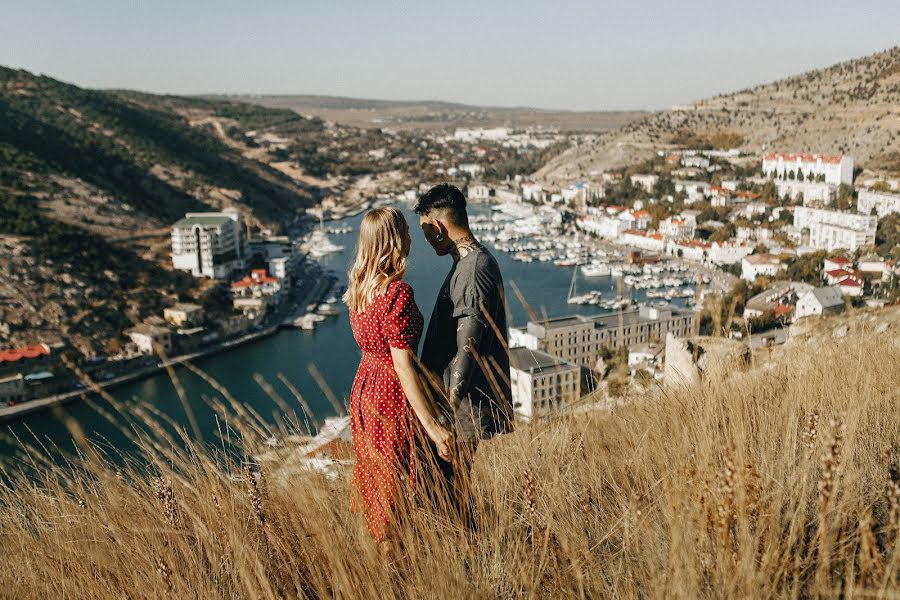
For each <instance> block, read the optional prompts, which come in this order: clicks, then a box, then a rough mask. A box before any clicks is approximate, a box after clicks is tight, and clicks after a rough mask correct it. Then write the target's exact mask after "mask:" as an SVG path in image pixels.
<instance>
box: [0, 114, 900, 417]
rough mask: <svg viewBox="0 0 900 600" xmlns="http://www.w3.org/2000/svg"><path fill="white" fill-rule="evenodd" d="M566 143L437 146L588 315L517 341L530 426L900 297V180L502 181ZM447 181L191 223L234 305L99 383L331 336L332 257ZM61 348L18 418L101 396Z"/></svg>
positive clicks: (716, 161) (554, 321) (195, 320)
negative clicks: (264, 221) (691, 364)
mask: <svg viewBox="0 0 900 600" xmlns="http://www.w3.org/2000/svg"><path fill="white" fill-rule="evenodd" d="M586 137H589V136H586ZM561 140H563V136H561V135H560V134H559V133H558V132H555V131H547V130H543V129H542V130H521V131H519V130H512V129H509V128H503V127H496V128H488V129H477V128H469V129H457V130H455V131H454V132H452V133H450V134H438V133H435V134H433V135H432V136H431V139H430V140H429V141H428V142H424V141H423V146H427V147H435V148H442V149H443V151H442V152H430V151H429V152H428V153H427V156H428V159H429V161H430V169H432V176H433V177H434V178H436V179H442V180H444V179H445V180H448V181H452V182H455V183H457V184H458V185H460V186H461V187H462V188H463V189H464V191H465V192H466V194H467V197H468V198H469V201H470V203H472V204H473V206H476V207H477V208H478V210H477V211H476V212H475V213H473V217H472V223H471V226H472V229H473V231H475V232H476V235H477V236H478V237H479V238H480V239H481V241H482V242H484V243H486V244H488V245H489V246H490V247H491V248H493V249H494V250H496V251H497V252H501V253H504V254H507V255H508V256H509V257H510V258H511V259H512V260H514V261H518V262H521V263H526V264H527V263H532V262H543V263H548V264H553V265H555V266H556V267H558V268H559V269H563V270H571V273H572V277H571V284H570V285H569V287H568V289H559V290H557V293H558V294H559V295H560V296H563V297H565V298H566V301H567V304H568V305H569V306H570V309H571V314H569V315H549V316H548V315H538V314H536V313H534V314H531V315H530V321H529V322H528V324H527V326H524V327H519V328H513V329H511V331H510V345H511V347H512V350H511V356H512V364H513V367H512V371H511V373H510V378H511V381H512V383H513V389H514V394H515V396H516V397H515V405H516V408H517V411H518V413H519V414H520V415H521V416H522V417H523V418H532V417H535V416H540V415H545V414H552V413H554V412H556V411H558V410H560V409H566V408H571V407H575V406H578V405H579V404H580V402H581V399H582V398H584V397H587V396H590V397H591V398H592V399H593V400H594V401H596V399H597V398H598V397H599V398H604V399H605V400H604V401H605V402H609V401H614V399H615V398H616V397H619V396H621V395H622V393H623V390H624V389H626V388H627V387H628V386H638V387H639V386H647V385H650V384H651V383H652V382H654V381H659V380H662V379H663V378H665V377H666V376H667V370H670V369H669V365H670V363H671V362H672V361H669V360H667V348H668V347H670V346H671V344H672V339H673V338H674V339H677V340H685V339H689V338H694V337H698V338H703V337H721V338H724V339H726V340H731V341H733V342H734V343H735V344H740V345H746V347H747V348H751V349H758V348H764V347H768V346H771V345H775V344H780V343H784V341H785V340H786V339H788V338H789V336H790V331H791V325H792V323H795V322H797V321H800V320H802V319H805V318H809V317H814V316H817V315H828V314H833V313H835V312H838V311H842V310H845V309H848V308H853V307H863V306H868V307H883V306H885V305H888V304H892V303H894V302H896V300H897V297H898V293H900V265H898V260H897V259H898V255H897V252H898V248H897V245H896V243H897V240H896V229H897V224H896V223H897V219H898V218H900V181H898V180H896V179H889V178H884V179H878V178H875V179H872V178H870V179H861V178H858V177H855V171H854V160H853V158H852V157H850V156H847V155H841V154H810V153H785V152H765V153H763V154H761V155H754V154H750V153H747V152H744V151H740V150H736V149H730V150H729V149H725V150H722V149H665V150H659V151H658V152H657V153H656V155H655V156H654V157H652V158H651V159H648V160H645V161H643V162H641V163H639V164H635V165H632V166H630V167H627V168H621V169H614V170H610V171H608V172H595V173H591V174H589V176H587V177H584V178H582V179H579V180H577V181H572V182H570V183H568V184H565V185H559V184H554V183H550V182H547V181H541V180H538V179H535V178H534V177H532V176H531V175H530V174H529V173H521V172H517V173H513V172H502V170H498V169H496V161H495V159H496V158H497V156H506V154H504V153H505V152H507V151H509V149H513V150H515V151H516V152H519V153H526V154H527V153H528V152H540V151H542V150H544V149H546V148H548V147H550V146H551V145H553V144H558V143H560V142H561ZM569 143H586V139H584V138H577V139H575V140H574V141H573V140H569ZM492 152H494V153H499V154H496V155H495V154H492ZM376 155H378V153H376ZM460 157H462V158H463V159H464V160H467V161H469V162H454V159H455V158H456V159H458V158H460ZM479 159H481V160H482V161H483V162H479ZM492 165H493V166H492ZM430 183H431V181H428V182H427V183H426V182H422V183H420V184H419V185H418V186H416V187H407V188H402V186H401V187H397V188H395V189H387V190H380V191H378V192H377V193H375V195H373V196H370V197H364V198H362V199H359V198H358V197H357V198H352V197H349V198H348V196H347V195H346V194H345V195H344V196H339V197H331V198H324V199H323V200H322V201H321V202H320V203H319V204H318V205H317V206H315V207H312V208H309V209H308V210H307V211H306V212H305V214H303V215H299V216H298V217H296V218H295V219H294V221H293V222H291V223H286V224H285V226H284V227H283V228H282V229H281V230H279V231H272V230H268V229H263V228H260V227H258V226H255V227H251V225H250V224H249V222H248V221H247V220H246V218H245V217H246V216H245V215H242V213H241V211H240V210H238V209H236V208H235V209H224V210H222V211H219V212H189V213H186V214H185V215H184V216H183V218H181V219H179V220H178V221H177V222H175V223H173V224H172V225H171V229H170V238H171V240H170V260H171V263H170V266H171V268H173V269H175V270H178V271H183V272H186V273H189V274H190V275H191V276H192V277H194V278H196V279H202V280H208V281H209V283H210V285H212V286H214V288H215V289H216V290H219V292H218V293H217V294H212V296H214V297H217V298H218V301H217V302H216V303H212V304H210V303H207V305H206V306H201V305H199V304H196V303H192V302H189V301H185V300H183V299H179V298H173V301H172V302H171V304H170V305H169V306H167V307H165V308H164V310H162V311H161V313H160V314H158V315H151V316H149V317H146V318H145V319H144V320H143V322H141V323H138V324H136V325H134V326H132V327H130V328H128V329H126V330H124V331H123V332H122V334H123V337H125V338H126V340H127V341H126V342H125V343H124V344H122V347H121V349H120V351H119V352H118V353H116V354H115V355H108V356H101V357H96V358H95V359H93V360H92V361H90V362H89V363H88V364H86V365H84V366H83V368H82V370H83V373H84V374H85V376H87V377H88V378H90V379H92V380H93V381H94V382H96V383H97V384H99V385H115V384H117V383H120V382H122V381H129V380H132V379H133V378H136V377H141V376H146V375H147V374H151V373H154V372H157V371H158V370H160V369H162V368H164V366H165V365H167V364H172V363H173V362H178V361H182V360H188V359H194V358H197V357H200V356H204V355H208V354H212V353H216V352H222V351H226V350H227V349H229V348H231V347H235V346H236V345H240V344H244V343H249V342H251V341H253V340H255V339H259V338H261V337H265V336H269V335H273V334H275V333H276V332H277V331H278V330H279V329H281V328H284V327H298V328H303V329H314V328H315V327H316V324H317V323H319V322H321V321H323V320H325V319H327V318H329V317H333V316H335V315H338V314H339V312H340V310H339V307H338V301H337V297H338V296H339V294H340V291H341V290H340V283H339V282H340V274H339V273H335V272H332V271H330V270H329V269H327V268H325V267H323V266H322V264H321V263H320V259H322V258H323V257H325V256H328V255H330V254H333V253H336V252H341V251H343V250H345V248H344V247H342V246H340V245H336V244H334V243H333V242H332V241H331V239H330V237H329V236H330V235H331V234H334V233H347V232H348V231H350V229H351V227H349V226H347V225H345V224H344V223H343V220H344V219H346V218H348V217H350V216H355V215H358V214H360V213H361V212H363V211H364V210H366V209H368V208H370V207H372V206H379V205H387V204H394V203H405V204H407V205H409V204H411V203H412V202H414V201H415V199H416V198H417V197H418V195H419V194H420V193H421V192H422V191H424V190H425V189H427V187H428V186H429V185H430ZM326 224H327V225H326ZM883 232H887V235H882V233H883ZM885 240H887V242H886V241H885ZM877 242H880V244H879V243H877ZM581 306H587V307H590V308H591V309H592V310H591V311H590V314H581V313H580V311H581V310H582V309H581V308H580V307H581ZM598 310H601V311H603V312H602V313H600V314H597V311H598ZM59 350H60V347H59V344H58V343H56V344H55V345H54V344H49V343H46V342H45V341H42V340H35V343H34V344H32V345H29V346H26V347H19V348H9V349H6V350H4V351H3V352H2V353H0V369H2V373H0V374H2V380H0V402H2V403H3V404H4V405H5V406H6V407H7V408H5V409H3V410H5V411H7V413H8V414H16V413H18V412H19V411H22V412H26V411H27V410H28V407H29V404H30V403H35V404H34V406H38V404H39V402H38V401H39V400H40V399H42V398H43V399H47V398H50V399H51V400H52V399H54V398H55V399H72V398H76V397H78V396H79V395H80V394H82V393H83V392H84V386H85V383H84V381H82V380H81V379H80V378H77V377H75V376H73V375H71V374H67V373H68V372H67V369H65V368H64V367H63V366H62V365H61V364H60V362H59V361H58V359H57V356H56V355H57V354H58V353H59ZM669 375H670V374H669Z"/></svg>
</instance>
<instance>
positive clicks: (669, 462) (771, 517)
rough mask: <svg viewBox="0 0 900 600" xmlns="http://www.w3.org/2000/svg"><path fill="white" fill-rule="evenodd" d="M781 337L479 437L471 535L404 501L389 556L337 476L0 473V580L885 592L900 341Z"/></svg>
mask: <svg viewBox="0 0 900 600" xmlns="http://www.w3.org/2000/svg"><path fill="white" fill-rule="evenodd" d="M886 342H889V343H886ZM786 356H787V358H786V359H785V360H784V361H783V364H782V365H780V366H777V367H775V368H768V369H763V368H757V369H754V370H751V371H749V372H747V373H740V374H735V375H734V376H733V377H732V378H730V379H729V380H727V381H717V382H706V383H703V384H700V385H698V386H696V387H693V388H689V389H683V390H677V391H667V392H665V393H660V394H659V395H657V396H654V397H652V398H650V397H648V398H645V399H643V400H642V401H641V402H639V403H636V404H635V405H633V406H630V407H628V408H620V409H616V410H615V412H613V413H605V412H604V413H601V412H597V413H594V414H591V415H588V416H581V417H570V418H563V419H557V420H552V421H545V422H541V423H535V424H532V425H529V426H522V427H520V428H519V430H518V431H517V432H516V433H514V434H511V435H508V436H504V437H503V438H501V439H497V440H495V441H493V442H490V443H488V444H485V445H484V446H482V448H481V449H480V450H479V455H478V460H477V463H476V468H475V482H474V485H475V488H476V498H477V500H476V511H477V512H476V518H477V521H478V522H477V526H478V528H477V534H475V535H474V536H472V535H468V534H467V533H466V532H464V531H460V530H459V529H458V528H457V527H454V526H453V524H452V523H447V522H444V521H442V520H441V519H439V518H437V517H435V516H434V515H433V514H432V513H429V512H427V511H425V510H420V509H410V510H408V511H407V513H406V514H405V517H404V519H403V523H402V525H401V526H400V528H399V532H398V533H397V544H396V552H394V553H393V554H392V555H391V556H389V557H387V558H385V557H382V556H381V553H380V552H379V550H378V548H376V547H375V546H374V545H373V544H372V543H371V541H370V539H369V537H368V534H367V533H366V532H365V530H364V529H363V527H362V524H361V522H360V519H359V517H358V516H357V515H355V514H352V513H349V512H348V510H347V505H348V497H349V493H350V488H349V484H348V482H347V481H345V480H338V481H327V480H325V479H324V478H322V477H320V476H317V475H315V474H312V473H310V474H309V475H304V476H299V477H297V478H295V479H292V480H290V481H288V482H287V483H286V484H284V485H279V484H276V482H275V481H274V478H273V477H272V476H271V474H268V473H266V472H265V471H263V472H262V473H261V475H260V476H259V477H257V476H255V475H253V474H252V473H249V472H245V471H242V470H241V467H240V466H239V465H236V464H234V463H229V462H228V461H226V460H224V459H222V458H218V459H212V458H209V457H205V456H199V455H197V454H190V455H187V454H183V453H177V454H174V453H172V452H170V451H169V450H167V447H171V443H168V444H167V443H166V442H164V441H159V442H158V444H157V446H156V447H155V450H154V449H151V450H150V452H151V454H155V456H156V457H155V458H154V459H153V465H154V466H153V468H152V469H150V470H148V469H137V468H132V469H125V470H124V471H117V470H116V469H115V467H111V466H102V465H100V464H99V462H98V461H95V460H93V459H91V457H90V456H88V458H89V460H88V461H87V462H86V466H85V467H84V469H83V470H81V471H79V472H78V473H77V474H76V475H74V476H73V475H64V474H62V473H60V472H46V477H45V478H44V480H42V481H39V482H37V483H34V482H28V481H25V480H20V481H19V482H18V484H17V485H16V486H14V487H13V488H12V489H10V490H7V491H5V492H3V493H2V497H0V503H2V522H0V523H2V525H0V527H2V528H0V539H2V552H3V555H4V557H5V561H4V563H5V564H4V568H3V569H2V570H0V585H2V588H0V589H2V592H0V595H2V596H4V597H16V598H22V599H26V598H41V599H46V598H166V597H171V598H270V597H272V598H274V597H287V598H292V597H341V598H392V597H401V598H460V597H473V598H495V597H500V598H509V597H554V598H555V597H589V598H602V597H621V598H637V597H655V598H721V597H740V598H749V597H753V598H767V597H792V598H794V597H800V598H804V597H835V596H844V597H856V598H870V597H885V598H891V597H893V598H897V597H900V585H898V578H900V536H898V532H900V522H898V521H900V480H898V470H900V418H898V408H900V396H898V382H900V348H898V345H897V344H896V343H894V341H893V340H884V339H879V338H878V337H877V336H872V337H869V338H865V337H856V338H853V337H848V338H846V339H844V340H840V341H835V342H833V343H831V344H828V345H825V346H824V347H821V348H818V349H817V351H816V352H815V353H814V354H811V353H805V354H804V353H800V351H799V350H798V351H795V353H794V354H790V353H788V354H787V355H786ZM148 447H149V446H148ZM229 473H231V474H232V476H230V477H229Z"/></svg>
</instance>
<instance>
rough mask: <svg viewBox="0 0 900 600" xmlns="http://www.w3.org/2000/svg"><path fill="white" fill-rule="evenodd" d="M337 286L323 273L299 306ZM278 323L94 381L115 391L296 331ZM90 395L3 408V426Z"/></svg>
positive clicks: (86, 391)
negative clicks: (180, 367) (188, 363)
mask: <svg viewBox="0 0 900 600" xmlns="http://www.w3.org/2000/svg"><path fill="white" fill-rule="evenodd" d="M333 286H334V282H333V281H331V280H330V279H329V275H327V274H324V273H323V275H322V276H321V277H320V278H319V279H318V280H317V281H316V283H315V285H313V286H312V287H311V288H310V290H309V292H307V294H306V296H305V297H304V298H302V299H301V300H298V302H297V304H298V306H307V305H308V304H310V303H312V302H313V301H315V302H317V303H318V302H319V301H321V300H322V299H323V298H324V297H325V296H326V295H327V294H328V293H329V292H330V291H331V289H332V288H333ZM274 320H275V322H274V323H273V324H272V325H269V326H268V327H265V328H263V329H260V330H259V331H254V332H251V333H247V334H244V335H242V336H240V337H236V338H233V339H230V340H225V341H224V342H221V343H219V344H217V345H215V346H212V347H210V348H206V349H203V350H199V351H197V352H192V353H190V354H182V355H179V356H174V357H169V358H167V359H166V360H164V361H158V362H157V363H156V364H154V365H151V366H147V367H143V368H141V369H137V370H135V371H131V372H129V373H125V374H124V375H120V376H118V377H114V378H112V379H109V380H106V381H102V382H101V381H94V382H93V383H94V385H96V386H97V387H98V388H100V389H101V390H111V389H115V388H117V387H121V386H123V385H126V384H129V383H134V382H136V381H141V380H143V379H148V378H150V377H153V376H156V375H159V374H161V373H163V372H165V370H166V367H170V366H173V367H177V366H179V365H181V364H183V363H186V362H189V361H194V360H202V359H204V358H207V357H210V356H215V355H217V354H223V353H225V352H229V351H231V350H234V349H235V348H239V347H241V346H244V345H246V344H250V343H253V342H258V341H260V340H263V339H266V338H269V337H272V336H274V335H277V334H278V332H279V331H281V330H282V329H294V327H293V326H291V325H285V317H284V316H283V315H280V316H276V317H274ZM88 395H97V392H96V391H95V390H93V389H90V388H89V387H82V388H78V389H75V390H71V391H68V392H63V393H61V394H55V395H53V396H45V397H43V398H35V399H32V400H27V401H25V402H21V403H19V404H16V405H15V406H4V407H0V423H5V422H8V421H15V420H17V419H21V418H24V417H27V416H28V415H31V414H34V413H37V412H41V411H45V410H50V409H52V408H54V407H57V406H62V405H64V404H69V403H71V402H74V401H76V400H82V399H84V398H85V397H86V396H88Z"/></svg>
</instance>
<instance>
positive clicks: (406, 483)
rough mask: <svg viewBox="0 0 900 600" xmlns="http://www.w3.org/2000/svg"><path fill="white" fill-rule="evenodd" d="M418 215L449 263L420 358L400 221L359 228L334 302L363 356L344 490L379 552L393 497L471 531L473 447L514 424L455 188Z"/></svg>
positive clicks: (502, 345)
mask: <svg viewBox="0 0 900 600" xmlns="http://www.w3.org/2000/svg"><path fill="white" fill-rule="evenodd" d="M415 213H416V215H417V216H418V217H419V225H420V226H421V229H422V232H423V233H424V235H425V240H426V241H427V242H428V243H429V244H430V245H431V247H432V248H433V249H434V251H435V253H436V254H437V255H438V256H448V255H449V256H451V257H452V259H453V264H452V266H451V268H450V272H449V273H448V274H447V277H446V279H445V280H444V283H443V285H442V287H441V289H440V292H439V293H438V297H437V299H436V300H435V304H434V309H433V311H432V314H431V319H430V321H429V323H428V329H427V331H426V332H425V340H424V343H423V344H422V354H421V357H420V356H417V354H416V349H417V348H418V346H419V340H420V338H421V335H422V332H423V328H424V319H423V317H422V313H421V312H420V311H419V308H418V306H417V305H416V301H415V298H414V295H413V289H412V288H411V287H410V285H409V284H408V283H406V282H404V281H403V276H404V274H405V272H406V267H407V265H406V260H407V257H408V256H409V249H410V245H411V244H412V239H411V236H410V230H409V225H408V224H407V222H406V219H405V218H404V216H403V213H401V212H400V211H399V210H397V209H395V208H377V209H373V210H371V211H369V212H368V213H367V214H366V215H365V217H364V218H363V221H362V224H361V225H360V229H359V241H358V243H357V248H356V258H355V260H354V262H353V265H352V267H351V269H350V272H349V278H348V279H349V281H348V285H347V291H346V293H345V294H344V298H343V299H344V302H345V303H346V304H347V307H348V309H349V313H350V327H351V329H352V331H353V337H354V339H355V340H356V342H357V344H358V345H359V348H360V350H361V351H362V358H361V360H360V364H359V369H358V370H357V373H356V377H355V379H354V381H353V387H352V390H351V393H350V417H351V422H350V426H351V432H352V437H353V454H354V458H355V461H354V466H353V484H354V487H355V488H356V492H357V494H358V500H359V503H360V504H361V509H362V513H363V516H364V519H365V522H366V526H367V527H368V529H369V531H370V532H371V534H372V536H373V537H374V538H375V541H376V542H382V541H384V540H385V539H387V538H389V537H390V536H389V532H390V528H391V526H392V524H393V523H394V521H395V520H396V519H397V517H399V516H401V515H398V514H397V512H398V510H399V506H398V502H397V501H398V499H399V497H400V496H399V495H400V494H402V493H406V494H408V493H410V492H412V491H414V490H415V491H417V492H422V493H423V497H428V498H431V499H434V500H436V501H437V502H438V504H439V505H442V506H445V507H449V508H450V509H451V511H452V516H453V517H454V518H457V519H461V520H463V521H464V524H466V525H471V518H472V515H471V500H472V499H471V491H470V487H469V479H470V471H471V466H472V460H473V458H474V455H475V451H476V449H477V447H478V442H479V441H480V440H483V439H488V438H491V437H493V436H495V435H497V434H501V433H506V432H509V431H511V430H512V425H513V407H512V397H511V392H510V384H509V349H508V346H507V328H506V305H505V300H504V291H503V278H502V276H501V273H500V268H499V266H498V264H497V261H496V259H495V258H494V257H493V256H492V255H491V254H490V252H488V250H487V249H486V248H485V247H484V246H482V245H481V244H479V243H478V241H477V240H476V239H475V237H474V236H473V235H472V231H471V230H470V229H469V222H468V216H467V213H466V199H465V196H464V195H463V193H462V192H461V191H460V190H459V189H458V188H456V187H455V186H452V185H449V184H441V185H438V186H435V187H434V188H432V189H431V190H429V191H428V192H427V193H426V194H424V195H423V196H421V197H420V198H419V200H418V203H417V204H416V206H415ZM422 488H426V489H422ZM355 504H356V503H354V505H355Z"/></svg>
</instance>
